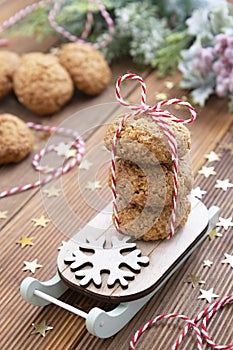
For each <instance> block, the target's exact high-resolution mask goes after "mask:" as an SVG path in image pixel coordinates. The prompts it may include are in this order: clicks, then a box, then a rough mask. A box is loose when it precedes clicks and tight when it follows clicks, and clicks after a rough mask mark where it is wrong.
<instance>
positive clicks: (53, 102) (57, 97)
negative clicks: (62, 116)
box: [14, 52, 74, 115]
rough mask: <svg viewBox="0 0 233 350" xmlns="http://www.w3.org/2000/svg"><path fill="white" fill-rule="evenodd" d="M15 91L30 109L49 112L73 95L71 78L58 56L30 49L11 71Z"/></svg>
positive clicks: (57, 108)
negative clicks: (17, 66) (19, 63)
mask: <svg viewBox="0 0 233 350" xmlns="http://www.w3.org/2000/svg"><path fill="white" fill-rule="evenodd" d="M14 91H15V93H16V95H17V97H18V99H19V101H20V102H21V103H22V104H23V105H25V106H26V107H27V108H28V109H30V110H31V111H33V112H35V113H37V114H39V115H44V114H52V113H55V112H57V111H59V110H60V109H61V108H62V107H63V106H64V105H65V104H66V103H67V102H68V101H69V100H70V98H71V97H72V95H73V91H74V87H73V82H72V80H71V78H70V76H69V74H68V72H67V71H66V70H65V68H64V67H62V66H61V65H60V63H59V62H58V59H57V58H56V57H54V56H52V55H49V54H43V53H38V52H34V53H29V54H26V55H24V56H23V57H22V63H21V65H20V67H19V68H18V69H17V70H16V72H15V74H14Z"/></svg>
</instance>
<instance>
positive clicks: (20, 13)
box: [0, 0, 114, 49]
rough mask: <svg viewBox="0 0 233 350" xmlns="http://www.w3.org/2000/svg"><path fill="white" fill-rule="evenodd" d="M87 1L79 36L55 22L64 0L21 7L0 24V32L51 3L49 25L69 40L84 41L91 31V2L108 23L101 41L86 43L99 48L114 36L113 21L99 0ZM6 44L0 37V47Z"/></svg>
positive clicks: (43, 0)
mask: <svg viewBox="0 0 233 350" xmlns="http://www.w3.org/2000/svg"><path fill="white" fill-rule="evenodd" d="M87 3H88V10H87V17H86V23H85V29H84V31H83V33H82V34H81V36H80V38H78V37H77V36H75V35H74V34H72V33H70V32H69V31H68V30H66V29H64V28H63V27H62V26H61V25H59V24H58V23H57V22H56V15H57V14H58V12H59V11H60V10H61V8H62V6H63V4H64V0H42V1H39V2H35V3H33V4H31V5H28V6H26V7H24V8H22V9H21V10H19V11H18V12H16V13H15V14H14V15H13V16H11V17H9V18H8V19H7V20H5V21H4V22H3V23H2V24H1V25H0V33H3V32H4V31H5V30H6V29H8V28H10V27H12V26H13V25H14V24H16V23H17V22H18V21H20V20H21V19H23V18H25V17H26V16H28V15H29V14H30V13H31V12H33V11H35V10H37V9H38V8H43V7H48V6H50V5H53V7H52V9H51V10H50V12H49V15H48V20H49V23H50V25H51V27H53V28H54V29H55V30H56V32H57V33H60V34H61V35H63V36H64V37H65V38H67V39H68V40H70V41H74V42H79V43H85V42H86V40H87V38H88V36H89V34H90V32H91V28H92V25H93V10H92V8H91V4H96V6H97V7H98V9H99V11H100V13H101V14H102V16H103V18H104V19H105V21H106V23H107V25H108V36H107V38H106V39H104V40H102V41H101V42H97V43H88V44H89V45H92V46H93V47H94V48H96V49H100V48H102V47H105V46H107V45H108V44H109V43H110V42H111V41H112V39H113V36H114V22H113V20H112V18H111V16H110V14H109V12H108V11H107V10H106V8H105V6H104V5H103V4H102V2H101V1H100V0H87ZM7 45H8V40H7V39H4V38H0V47H2V46H7Z"/></svg>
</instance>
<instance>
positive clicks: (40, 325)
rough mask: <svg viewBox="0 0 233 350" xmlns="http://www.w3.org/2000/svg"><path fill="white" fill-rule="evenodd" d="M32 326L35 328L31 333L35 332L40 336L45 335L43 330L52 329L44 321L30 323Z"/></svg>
mask: <svg viewBox="0 0 233 350" xmlns="http://www.w3.org/2000/svg"><path fill="white" fill-rule="evenodd" d="M32 326H33V327H34V328H35V329H34V331H32V333H31V334H36V333H40V335H42V337H45V335H46V334H45V332H47V331H50V330H51V329H53V327H51V326H47V325H46V323H45V321H43V322H42V323H38V324H36V323H32Z"/></svg>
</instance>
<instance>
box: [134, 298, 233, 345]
mask: <svg viewBox="0 0 233 350" xmlns="http://www.w3.org/2000/svg"><path fill="white" fill-rule="evenodd" d="M232 302H233V294H231V295H228V296H226V297H224V298H222V299H219V300H218V301H216V302H215V303H213V304H212V305H210V306H209V307H207V308H206V309H205V310H203V311H201V312H200V313H199V314H198V315H197V316H195V317H194V319H193V320H191V319H189V318H188V317H187V316H184V315H179V314H174V313H172V314H163V315H160V316H157V317H155V318H153V319H151V320H150V321H149V322H147V323H146V324H145V325H144V326H142V327H141V328H140V329H139V330H138V331H137V332H136V333H135V334H134V336H133V337H132V339H131V341H130V350H135V344H136V342H137V341H138V339H139V337H140V336H141V335H142V333H144V332H145V331H146V330H148V329H149V328H151V327H152V326H153V325H155V324H156V323H157V322H158V321H160V320H162V319H167V318H180V319H182V320H184V321H186V322H187V323H188V325H187V326H186V327H185V328H184V330H183V332H182V333H181V335H180V336H179V338H178V339H177V340H176V342H175V343H174V344H173V345H172V347H171V350H175V349H177V348H178V346H179V345H180V344H181V342H182V340H183V339H184V337H185V336H186V334H187V333H188V330H189V329H190V328H193V329H194V331H195V333H196V337H197V349H198V350H201V349H202V348H203V343H202V337H203V338H204V339H205V340H206V341H207V342H208V343H209V344H210V345H211V346H212V347H214V348H215V349H233V344H227V345H219V344H217V343H215V342H213V341H212V340H211V339H210V336H209V334H208V331H207V327H206V325H207V322H208V321H209V319H210V318H211V317H212V316H213V315H214V314H215V313H216V312H217V311H218V310H219V309H220V308H221V307H223V306H225V305H226V304H230V303H232ZM203 317H204V318H203ZM201 318H203V321H202V325H201V331H200V330H199V328H198V327H197V325H196V323H197V322H198V321H199V320H200V319H201ZM201 333H202V335H201Z"/></svg>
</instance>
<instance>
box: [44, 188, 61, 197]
mask: <svg viewBox="0 0 233 350" xmlns="http://www.w3.org/2000/svg"><path fill="white" fill-rule="evenodd" d="M42 192H43V193H45V194H46V195H47V197H58V196H60V194H61V188H56V187H54V186H52V187H50V188H48V189H47V190H43V191H42Z"/></svg>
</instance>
